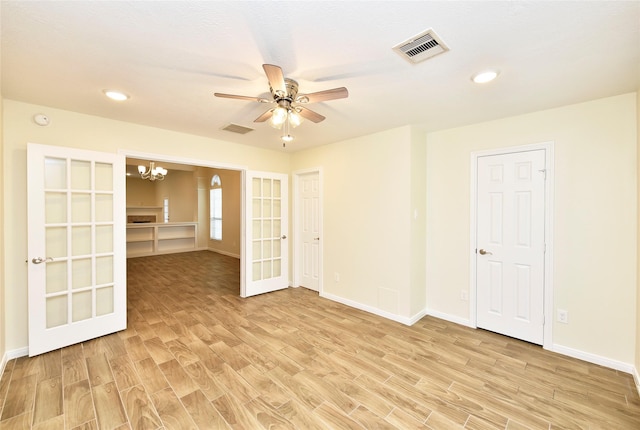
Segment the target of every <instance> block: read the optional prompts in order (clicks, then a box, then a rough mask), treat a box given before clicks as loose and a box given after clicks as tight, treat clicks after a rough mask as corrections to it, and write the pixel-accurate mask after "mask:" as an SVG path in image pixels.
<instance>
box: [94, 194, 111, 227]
mask: <svg viewBox="0 0 640 430" xmlns="http://www.w3.org/2000/svg"><path fill="white" fill-rule="evenodd" d="M108 221H113V195H111V194H96V222H108Z"/></svg>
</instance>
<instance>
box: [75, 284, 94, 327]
mask: <svg viewBox="0 0 640 430" xmlns="http://www.w3.org/2000/svg"><path fill="white" fill-rule="evenodd" d="M91 299H92V291H91V290H89V291H81V292H79V293H74V294H73V295H72V296H71V321H73V322H76V321H82V320H86V319H89V318H91V301H92V300H91Z"/></svg>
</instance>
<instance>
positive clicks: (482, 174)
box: [470, 143, 553, 347]
mask: <svg viewBox="0 0 640 430" xmlns="http://www.w3.org/2000/svg"><path fill="white" fill-rule="evenodd" d="M471 162H472V175H471V180H472V187H471V189H472V193H471V197H472V204H471V251H470V260H471V285H470V293H471V294H470V315H471V322H472V325H474V326H475V327H478V328H484V329H487V330H490V331H494V332H496V333H500V334H504V335H507V336H510V337H514V338H518V339H521V340H525V341H528V342H531V343H535V344H539V345H543V346H545V347H551V345H552V343H551V333H552V332H551V328H552V324H551V320H550V318H549V317H550V316H551V315H552V303H553V302H552V297H553V294H552V285H551V273H552V271H551V261H552V259H551V252H552V228H551V226H552V222H551V221H552V213H553V212H552V202H553V198H552V195H551V193H552V190H553V169H552V166H553V144H552V143H543V144H537V145H527V146H522V147H515V148H504V149H500V150H494V151H484V152H478V153H473V154H472V160H471ZM545 316H546V317H547V319H546V320H545Z"/></svg>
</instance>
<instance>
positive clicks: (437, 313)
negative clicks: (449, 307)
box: [426, 308, 476, 328]
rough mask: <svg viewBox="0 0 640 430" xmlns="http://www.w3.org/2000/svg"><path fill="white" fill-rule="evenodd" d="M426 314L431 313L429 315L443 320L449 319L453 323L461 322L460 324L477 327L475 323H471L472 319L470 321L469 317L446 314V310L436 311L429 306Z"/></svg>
mask: <svg viewBox="0 0 640 430" xmlns="http://www.w3.org/2000/svg"><path fill="white" fill-rule="evenodd" d="M426 314H427V315H429V316H432V317H435V318H439V319H441V320H445V321H449V322H452V323H456V324H460V325H463V326H465V327H471V328H476V327H474V326H473V325H471V321H469V320H468V319H467V318H461V317H459V316H456V315H451V314H446V313H444V312H440V311H436V310H434V309H429V308H427V310H426Z"/></svg>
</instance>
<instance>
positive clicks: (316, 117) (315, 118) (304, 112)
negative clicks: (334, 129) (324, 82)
mask: <svg viewBox="0 0 640 430" xmlns="http://www.w3.org/2000/svg"><path fill="white" fill-rule="evenodd" d="M296 110H297V111H298V112H299V113H300V115H301V116H302V117H303V118H306V119H308V120H309V121H311V122H315V123H318V122H321V121H324V119H325V117H323V116H322V115H320V114H319V113H317V112H314V111H312V110H310V109H307V108H305V107H302V106H296Z"/></svg>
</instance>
